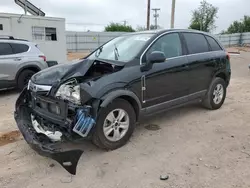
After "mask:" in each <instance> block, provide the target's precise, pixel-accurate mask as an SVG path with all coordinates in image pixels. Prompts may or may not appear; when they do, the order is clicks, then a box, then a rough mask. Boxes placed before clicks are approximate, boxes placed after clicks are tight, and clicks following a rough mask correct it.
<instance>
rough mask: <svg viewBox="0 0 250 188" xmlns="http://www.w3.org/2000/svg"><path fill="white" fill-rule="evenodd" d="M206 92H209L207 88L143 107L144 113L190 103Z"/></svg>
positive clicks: (152, 112)
mask: <svg viewBox="0 0 250 188" xmlns="http://www.w3.org/2000/svg"><path fill="white" fill-rule="evenodd" d="M206 92H207V90H204V91H199V92H196V93H193V94H190V95H187V96H184V97H180V98H177V99H174V100H171V101H166V102H164V103H160V104H156V105H154V106H150V107H148V108H146V109H142V111H143V112H144V115H148V114H154V113H156V112H160V111H164V110H168V109H170V108H173V107H175V106H178V105H182V104H185V103H188V102H190V101H193V100H195V99H199V98H202V97H204V96H205V95H206Z"/></svg>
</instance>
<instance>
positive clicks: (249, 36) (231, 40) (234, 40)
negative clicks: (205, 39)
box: [216, 33, 250, 47]
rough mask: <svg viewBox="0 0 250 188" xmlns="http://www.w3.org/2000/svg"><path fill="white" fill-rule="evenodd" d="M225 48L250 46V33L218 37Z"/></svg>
mask: <svg viewBox="0 0 250 188" xmlns="http://www.w3.org/2000/svg"><path fill="white" fill-rule="evenodd" d="M216 37H217V38H218V39H219V40H220V41H221V43H222V44H223V45H224V46H225V47H231V46H245V45H249V44H250V33H235V34H223V35H216Z"/></svg>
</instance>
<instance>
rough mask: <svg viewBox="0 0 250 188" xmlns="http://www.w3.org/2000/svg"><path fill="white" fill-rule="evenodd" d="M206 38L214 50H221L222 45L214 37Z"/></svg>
mask: <svg viewBox="0 0 250 188" xmlns="http://www.w3.org/2000/svg"><path fill="white" fill-rule="evenodd" d="M206 38H207V41H208V43H209V45H210V47H211V50H212V51H219V50H221V47H220V46H219V44H218V43H217V42H216V41H215V40H214V39H213V38H212V37H209V36H206Z"/></svg>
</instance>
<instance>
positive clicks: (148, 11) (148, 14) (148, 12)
mask: <svg viewBox="0 0 250 188" xmlns="http://www.w3.org/2000/svg"><path fill="white" fill-rule="evenodd" d="M150 7H151V0H148V8H147V30H149V29H150Z"/></svg>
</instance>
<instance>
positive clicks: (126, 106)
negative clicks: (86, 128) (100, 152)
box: [92, 99, 136, 150]
mask: <svg viewBox="0 0 250 188" xmlns="http://www.w3.org/2000/svg"><path fill="white" fill-rule="evenodd" d="M115 109H122V110H124V111H126V112H127V114H128V117H129V128H128V130H127V132H126V134H125V135H124V136H123V137H122V138H121V139H120V140H118V141H110V140H108V139H107V138H106V136H105V134H104V131H103V126H104V121H105V119H106V117H107V115H108V114H109V113H110V112H112V111H113V110H115ZM98 114H99V115H98V118H97V122H96V126H95V129H94V132H93V137H92V142H93V143H94V144H95V145H96V146H98V147H99V148H102V149H107V150H114V149H117V148H120V147H122V146H124V145H125V144H126V143H127V141H128V140H129V139H130V137H131V136H132V134H133V132H134V128H135V123H136V114H135V111H134V109H133V107H132V106H131V105H130V103H129V102H128V101H126V100H123V99H115V100H114V101H112V102H111V103H110V104H109V105H108V106H107V107H105V108H101V109H100V111H99V113H98Z"/></svg>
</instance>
